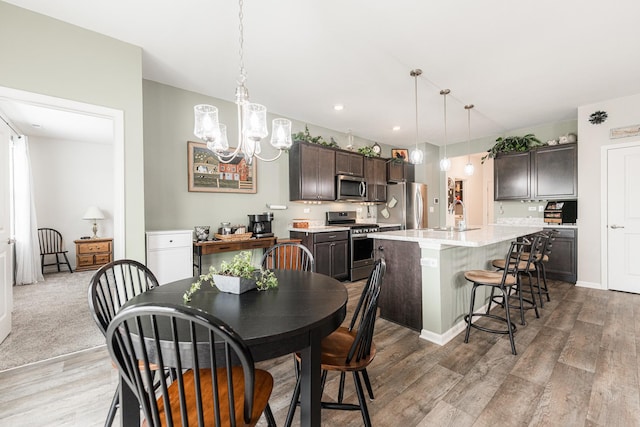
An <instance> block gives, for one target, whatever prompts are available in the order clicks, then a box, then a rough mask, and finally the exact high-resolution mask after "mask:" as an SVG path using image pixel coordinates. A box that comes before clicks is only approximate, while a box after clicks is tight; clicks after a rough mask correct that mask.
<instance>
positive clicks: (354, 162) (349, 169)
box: [335, 151, 364, 177]
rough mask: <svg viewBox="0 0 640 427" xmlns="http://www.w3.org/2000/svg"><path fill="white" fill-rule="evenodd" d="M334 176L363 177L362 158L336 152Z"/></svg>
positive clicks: (345, 152) (343, 152) (352, 154)
mask: <svg viewBox="0 0 640 427" xmlns="http://www.w3.org/2000/svg"><path fill="white" fill-rule="evenodd" d="M335 153H336V169H335V170H336V175H351V176H359V177H363V176H364V156H362V155H361V154H356V153H349V152H348V151H336V152H335Z"/></svg>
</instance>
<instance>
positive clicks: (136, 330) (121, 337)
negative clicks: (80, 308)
mask: <svg viewBox="0 0 640 427" xmlns="http://www.w3.org/2000/svg"><path fill="white" fill-rule="evenodd" d="M143 336H144V339H141V337H143ZM107 347H108V349H109V353H110V355H111V358H112V359H113V361H114V362H115V364H116V365H117V366H118V369H119V371H120V375H121V377H122V378H123V380H124V381H125V382H126V383H127V384H128V386H129V387H130V388H131V390H132V391H133V392H134V393H135V395H136V396H137V398H138V401H139V403H140V406H141V409H142V413H143V415H144V417H145V419H146V423H147V425H151V426H161V425H162V426H164V425H183V426H186V425H190V426H191V425H193V426H195V425H197V426H222V425H224V426H227V425H231V426H236V425H238V426H253V425H255V424H256V423H257V422H258V419H259V418H260V416H261V414H262V413H263V412H265V416H266V417H267V420H268V422H269V424H270V425H274V424H275V422H274V421H273V415H272V414H271V413H270V411H268V410H267V404H268V401H269V397H270V396H271V391H272V389H273V377H272V376H271V374H270V373H269V372H267V371H264V370H261V369H255V366H254V361H253V357H252V355H251V352H250V350H249V348H248V347H247V345H246V344H245V343H244V341H243V340H242V338H241V337H240V336H238V335H237V334H236V333H235V332H234V331H233V329H232V328H231V327H230V326H228V325H226V324H225V323H224V322H222V321H221V320H219V319H217V318H216V317H214V316H212V315H210V314H208V313H205V312H203V311H202V310H199V309H197V308H193V307H189V306H185V305H179V304H156V303H141V304H137V305H132V306H128V307H126V308H124V309H123V310H122V311H121V312H120V313H118V314H117V315H116V317H115V318H114V319H113V321H112V322H111V324H110V325H109V327H108V329H107ZM153 365H156V366H157V367H158V368H159V369H161V370H166V369H170V368H172V369H175V372H176V378H175V379H174V380H173V381H172V382H171V383H169V382H168V380H167V379H166V377H164V376H160V380H159V382H160V384H159V387H157V388H154V387H153V386H152V385H151V384H153V378H152V374H153V371H154V366H153ZM266 411H268V412H269V413H268V414H267V413H266Z"/></svg>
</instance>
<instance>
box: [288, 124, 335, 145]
mask: <svg viewBox="0 0 640 427" xmlns="http://www.w3.org/2000/svg"><path fill="white" fill-rule="evenodd" d="M291 137H292V138H293V140H294V141H304V142H310V143H311V144H318V145H324V146H326V147H336V148H338V143H337V142H336V141H335V140H334V139H333V138H331V142H327V141H325V140H324V138H323V137H322V136H311V134H310V133H309V126H307V125H304V132H298V133H294V134H293V135H291Z"/></svg>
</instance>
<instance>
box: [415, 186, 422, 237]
mask: <svg viewBox="0 0 640 427" xmlns="http://www.w3.org/2000/svg"><path fill="white" fill-rule="evenodd" d="M415 200H416V203H415V205H414V206H415V211H416V212H415V218H416V228H420V227H422V194H420V190H417V189H416V194H415Z"/></svg>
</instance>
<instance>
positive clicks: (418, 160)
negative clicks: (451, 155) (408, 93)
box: [409, 68, 424, 165]
mask: <svg viewBox="0 0 640 427" xmlns="http://www.w3.org/2000/svg"><path fill="white" fill-rule="evenodd" d="M421 74H422V70H421V69H420V68H416V69H415V70H411V71H410V72H409V75H410V76H411V77H413V81H414V92H415V95H416V148H415V150H413V151H412V152H411V154H410V155H409V161H410V162H411V163H413V164H414V165H421V164H422V162H423V161H424V153H423V152H422V150H421V149H419V148H418V76H419V75H421Z"/></svg>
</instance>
